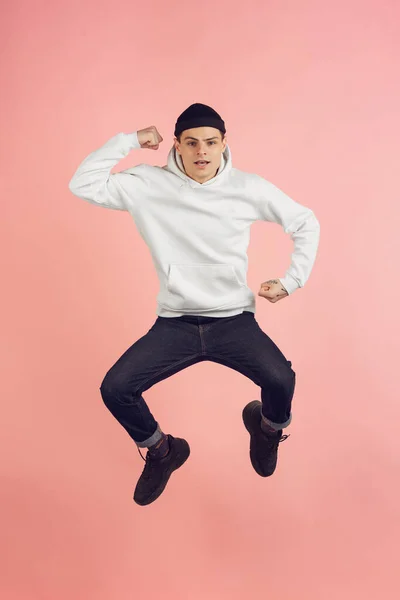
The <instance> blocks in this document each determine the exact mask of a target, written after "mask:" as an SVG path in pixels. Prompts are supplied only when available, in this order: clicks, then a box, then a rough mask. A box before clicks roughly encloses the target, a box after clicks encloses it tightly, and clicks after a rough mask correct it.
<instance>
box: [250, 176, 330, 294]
mask: <svg viewBox="0 0 400 600" xmlns="http://www.w3.org/2000/svg"><path fill="white" fill-rule="evenodd" d="M253 189H254V194H255V197H256V201H257V207H258V212H259V218H260V219H261V220H263V221H270V222H273V223H278V224H279V225H281V226H282V227H283V230H284V231H285V233H288V234H289V235H290V239H291V240H293V242H294V250H293V252H292V255H291V264H290V266H289V268H288V270H287V271H286V273H285V275H284V277H279V280H280V282H281V283H282V285H283V287H284V288H285V289H286V290H287V292H288V294H292V293H293V292H294V291H295V290H296V289H297V288H299V287H303V286H304V285H305V283H306V281H307V280H308V278H309V276H310V273H311V270H312V268H313V266H314V262H315V259H316V256H317V250H318V245H319V237H320V225H319V222H318V220H317V218H316V217H315V215H314V213H313V211H312V210H311V209H310V208H307V207H306V206H303V205H301V204H299V203H298V202H295V201H294V200H292V199H291V198H289V196H287V195H286V194H284V193H283V192H282V191H281V190H280V189H279V188H277V187H276V186H275V185H273V184H272V183H270V182H269V181H267V180H266V179H264V178H263V177H260V176H257V177H256V179H255V185H254V188H253Z"/></svg>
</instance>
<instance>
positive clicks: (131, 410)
mask: <svg viewBox="0 0 400 600" xmlns="http://www.w3.org/2000/svg"><path fill="white" fill-rule="evenodd" d="M194 332H195V327H194V326H193V325H190V324H188V323H182V324H180V323H177V319H175V318H173V319H167V318H162V317H158V318H157V320H156V321H155V323H154V325H153V327H152V328H151V329H150V330H149V331H148V332H147V334H146V335H144V336H143V337H141V338H140V339H138V340H137V341H136V342H135V343H134V344H133V345H132V346H131V347H130V348H128V350H126V352H124V354H123V355H122V356H121V357H120V358H119V359H118V361H117V362H116V363H115V364H114V365H113V366H112V367H111V369H110V370H109V371H108V373H107V374H106V376H105V378H104V380H103V382H102V384H101V386H100V391H101V395H102V398H103V401H104V403H105V405H106V406H107V408H108V409H109V410H110V412H111V413H112V414H113V415H114V417H115V418H116V419H117V420H118V421H119V423H120V424H121V425H122V426H123V427H124V429H125V430H126V431H127V433H128V434H129V435H130V437H131V438H132V439H133V440H134V441H135V443H136V445H137V447H138V448H147V449H148V450H149V451H148V456H147V457H146V465H145V468H144V471H143V473H142V477H141V479H140V480H139V482H138V485H137V487H136V490H135V496H134V498H135V501H136V502H137V503H138V504H149V503H150V502H153V501H154V500H155V499H156V498H158V496H159V495H160V494H161V493H162V491H163V490H164V488H165V485H166V483H167V481H168V479H169V476H170V475H171V473H172V471H173V470H174V469H176V468H178V467H179V466H181V464H183V462H184V460H186V459H187V457H188V456H189V452H190V450H189V446H188V444H187V442H186V440H183V439H180V438H174V437H173V436H171V435H167V434H165V433H164V432H163V431H162V430H161V428H160V426H159V424H158V423H157V421H156V420H155V419H154V417H153V415H152V413H151V412H150V409H149V407H148V405H147V404H146V402H145V400H144V398H143V396H142V393H143V392H144V391H145V390H147V389H149V388H150V387H152V386H153V385H154V384H155V383H158V382H159V381H162V380H163V379H166V378H167V377H170V376H171V375H173V374H174V373H177V372H178V371H180V370H182V369H184V368H186V367H188V366H190V365H192V364H195V363H196V362H199V361H200V360H202V357H201V342H200V338H199V336H198V335H193V333H194ZM139 452H140V450H139ZM183 459H184V460H183ZM182 461H183V462H182ZM149 474H151V477H149Z"/></svg>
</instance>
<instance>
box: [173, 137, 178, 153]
mask: <svg viewBox="0 0 400 600" xmlns="http://www.w3.org/2000/svg"><path fill="white" fill-rule="evenodd" d="M174 146H175V150H178V151H179V148H178V146H179V142H178V140H177V138H176V137H174Z"/></svg>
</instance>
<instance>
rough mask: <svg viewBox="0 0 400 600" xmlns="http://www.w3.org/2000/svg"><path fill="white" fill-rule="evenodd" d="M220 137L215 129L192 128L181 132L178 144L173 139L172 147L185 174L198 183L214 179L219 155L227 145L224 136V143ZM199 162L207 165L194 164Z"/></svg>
mask: <svg viewBox="0 0 400 600" xmlns="http://www.w3.org/2000/svg"><path fill="white" fill-rule="evenodd" d="M221 136H222V134H221V132H220V131H219V129H215V127H194V128H193V129H185V131H182V134H181V142H180V143H179V142H178V140H177V139H176V138H174V145H175V148H176V151H177V152H178V154H180V155H181V158H182V162H183V166H184V169H185V172H186V174H187V175H188V176H189V177H191V178H192V179H194V180H195V181H197V182H198V183H204V182H205V181H208V180H209V179H212V178H213V177H215V174H216V172H217V170H218V169H219V167H220V165H221V155H222V153H223V151H224V150H225V148H226V144H227V142H226V135H225V138H224V141H222V137H221ZM201 160H203V161H207V163H206V164H205V165H201V164H196V163H197V161H201Z"/></svg>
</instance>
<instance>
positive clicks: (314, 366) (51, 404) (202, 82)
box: [0, 0, 400, 600]
mask: <svg viewBox="0 0 400 600" xmlns="http://www.w3.org/2000/svg"><path fill="white" fill-rule="evenodd" d="M1 16H2V18H1V39H2V62H1V76H2V79H1V80H2V83H3V86H2V95H1V101H0V102H1V109H2V110H1V117H0V118H1V132H2V135H1V174H2V175H1V197H2V205H3V206H2V219H1V224H2V232H1V242H2V250H1V256H2V279H3V281H2V283H3V288H2V294H1V299H2V311H1V312H2V316H3V318H4V320H3V325H2V340H3V347H2V348H3V349H2V351H1V352H2V353H1V364H2V368H3V374H2V378H1V382H2V385H1V387H2V390H1V392H2V393H1V396H2V418H1V422H2V426H3V427H2V429H3V431H2V434H1V438H0V456H1V457H2V466H1V503H2V507H1V516H2V519H3V523H2V525H1V531H2V543H1V551H2V557H1V564H2V567H3V572H2V575H1V584H0V595H1V597H2V598H4V599H5V600H39V599H40V600H67V599H68V600H81V599H84V600H86V599H88V600H91V599H95V600H116V599H118V600H132V599H135V598H143V597H146V598H150V599H151V600H153V599H154V600H156V599H157V598H160V597H162V598H163V599H164V600H169V599H172V598H174V599H179V600H225V599H228V598H229V600H247V599H248V598H252V597H253V598H260V597H262V598H268V599H273V600H275V599H277V600H278V599H279V600H347V599H350V598H351V599H362V600H372V599H373V600H376V599H377V598H383V597H385V598H388V599H395V598H398V597H400V595H399V594H400V586H399V575H398V537H399V534H400V531H399V529H400V527H399V509H398V507H399V505H400V493H399V479H398V474H399V456H400V452H399V436H398V421H399V417H400V407H399V402H398V392H397V389H396V388H397V374H398V369H399V366H398V357H399V342H398V332H399V318H398V303H399V283H398V278H399V269H398V256H399V236H398V231H399V217H400V210H399V180H398V173H399V167H398V164H399V163H398V157H399V143H398V140H399V134H400V131H399V129H400V128H399V125H400V120H399V110H398V108H399V101H400V85H399V76H398V73H399V58H400V42H399V37H398V23H399V20H400V5H399V4H398V3H397V2H395V1H391V2H389V1H385V0H384V1H380V2H378V1H374V2H372V1H366V0H364V1H362V0H359V1H355V0H346V1H345V2H344V1H342V0H340V1H338V2H336V3H333V2H332V3H328V2H317V1H316V0H314V1H311V0H308V1H307V0H304V1H303V2H299V1H296V0H289V1H287V2H284V3H282V2H279V1H278V0H275V1H269V2H265V0H264V1H261V0H259V1H249V2H245V3H244V4H243V3H239V4H238V5H237V6H233V5H232V3H231V2H227V1H222V2H219V3H215V2H208V1H205V2H202V3H201V5H199V4H198V3H197V4H196V3H175V4H169V3H165V2H161V1H160V0H159V1H156V2H155V1H152V2H143V3H142V4H140V5H139V4H138V3H133V2H119V3H118V4H117V5H116V6H114V7H113V6H112V5H111V4H110V3H103V2H99V1H98V0H96V1H87V0H85V1H80V2H77V1H76V0H75V1H73V2H52V3H50V2H46V3H45V2H36V3H30V2H27V1H24V2H22V1H17V2H13V3H9V4H8V5H7V7H6V6H4V7H3V8H2V15H1ZM193 102H203V103H206V104H210V105H211V106H213V107H214V108H215V109H216V110H217V111H218V112H220V114H221V115H222V117H223V118H224V120H225V121H226V124H227V135H228V143H229V145H230V147H231V150H232V155H233V163H234V166H236V167H238V168H240V169H243V170H247V171H251V172H256V173H258V174H260V175H262V176H264V177H266V178H267V179H269V180H270V181H272V182H273V183H274V184H275V185H277V186H278V187H280V188H281V189H283V190H284V191H285V192H286V193H287V194H289V195H290V196H291V197H293V198H294V199H295V200H297V201H298V202H300V203H302V204H305V205H306V206H308V207H310V208H311V209H313V210H314V211H315V214H316V216H317V218H318V219H319V221H320V224H321V243H320V248H319V252H318V257H317V261H316V263H315V267H314V270H313V272H312V274H311V277H310V279H309V281H308V283H307V284H306V286H305V287H304V288H303V289H301V290H298V291H297V292H295V294H294V295H293V296H291V297H289V298H286V299H284V300H282V301H280V302H278V303H276V304H271V303H269V302H268V301H267V300H264V299H262V298H260V297H257V312H256V318H257V320H258V322H259V324H260V326H261V327H262V328H263V329H264V330H265V331H266V332H267V333H268V335H270V336H271V337H272V339H273V340H274V341H275V342H276V343H277V344H278V346H279V347H280V348H281V349H282V351H283V352H284V353H285V355H286V356H287V358H288V359H289V360H291V361H292V363H293V368H294V370H295V371H296V375H297V387H296V392H295V397H294V401H293V423H292V425H291V426H290V428H289V429H288V430H287V433H291V437H290V438H289V439H288V440H287V441H286V442H285V443H284V444H282V445H281V447H280V459H279V464H278V469H277V471H276V473H275V475H274V476H273V477H271V478H268V479H263V478H261V477H259V476H257V475H256V473H255V472H254V471H253V470H252V467H251V465H250V460H249V457H248V434H247V432H246V431H245V429H244V427H243V425H242V422H241V411H242V408H243V406H244V404H246V403H247V402H248V401H249V400H251V399H254V398H259V397H260V396H259V388H257V387H256V386H255V385H254V384H253V383H252V382H251V381H250V380H248V379H246V378H245V377H243V376H242V375H240V374H239V373H237V372H235V371H233V370H230V369H227V368H226V367H223V366H222V365H218V364H215V363H210V362H206V363H201V364H198V365H194V366H192V367H191V368H188V369H186V370H184V371H182V372H180V373H178V374H177V375H175V376H173V377H171V378H169V379H167V380H165V381H163V382H160V383H159V384H157V385H155V386H154V387H153V388H151V389H150V390H148V391H147V393H146V394H145V398H146V400H147V401H148V403H149V405H150V407H151V409H152V411H153V413H154V414H155V416H156V418H157V419H158V421H159V422H160V424H161V426H162V427H163V429H164V430H165V431H168V432H171V433H173V434H174V435H177V436H184V437H185V438H186V439H188V441H189V443H190V445H191V448H192V454H191V457H190V460H189V461H188V462H187V463H186V465H185V466H184V467H183V468H182V470H180V471H178V472H177V473H176V474H175V475H173V476H172V478H171V481H170V483H169V484H168V487H167V489H166V491H165V492H164V494H163V495H162V496H161V497H160V498H159V500H157V501H156V502H155V503H154V504H152V505H150V506H148V507H139V506H137V505H136V504H135V503H134V502H133V500H132V494H133V489H134V486H135V485H136V481H137V479H138V477H139V475H140V473H141V470H142V468H143V464H144V463H143V461H142V459H141V458H140V456H139V454H138V452H137V450H136V447H135V446H134V445H133V444H132V442H131V441H130V439H129V437H128V436H127V434H126V433H125V432H124V430H123V429H122V428H121V427H120V426H119V425H118V423H117V422H116V421H115V420H114V419H113V417H112V416H111V414H110V413H109V412H108V411H107V409H106V408H105V406H104V405H103V403H102V400H101V396H100V391H99V386H100V384H101V381H102V379H103V377H104V375H105V374H106V372H107V370H108V369H109V368H110V367H111V366H112V365H113V364H114V362H115V361H116V360H117V359H118V358H119V356H120V355H121V354H122V353H123V352H124V351H125V350H126V349H127V348H128V347H129V346H130V345H131V344H132V343H133V342H134V341H136V340H137V339H138V338H139V337H141V336H142V335H144V333H146V332H147V331H148V329H149V328H150V327H151V325H152V324H153V322H154V320H155V319H156V313H155V309H156V302H155V298H156V295H157V292H158V281H157V278H156V274H155V271H154V268H153V265H152V262H151V257H150V253H149V251H148V249H147V247H146V246H145V244H144V242H143V240H142V239H141V238H140V236H139V234H138V232H137V231H136V229H135V225H134V222H133V220H132V218H131V217H130V215H129V214H128V213H123V212H117V211H112V210H107V209H103V208H100V207H95V206H93V205H90V204H89V203H87V202H85V201H83V200H80V199H78V198H76V197H75V196H73V195H72V194H71V193H70V191H69V189H68V183H69V180H70V178H71V177H72V175H73V173H74V171H75V170H76V168H77V167H78V165H79V163H80V162H81V161H82V160H83V159H84V158H85V157H86V156H87V155H88V154H89V153H90V152H92V151H93V150H95V149H97V148H98V147H100V146H101V145H102V144H103V143H105V142H106V141H107V140H108V139H109V138H110V137H112V136H113V135H115V134H117V133H118V132H120V131H124V132H131V131H135V130H138V129H142V128H144V127H147V126H149V125H156V127H157V128H158V129H159V131H160V132H161V134H162V136H163V137H164V142H163V144H162V145H161V147H160V149H159V150H158V151H157V152H154V151H150V150H134V151H132V153H131V154H130V155H129V156H128V157H126V158H125V159H124V160H123V161H121V163H119V164H118V165H117V167H116V169H115V170H121V169H123V168H127V167H128V166H130V165H134V164H139V163H141V162H148V163H150V164H157V165H163V164H165V161H166V157H167V154H168V151H169V149H170V147H171V145H172V140H173V128H174V124H175V121H176V118H177V117H178V115H179V114H180V113H181V112H182V111H183V110H184V109H185V108H186V107H187V106H189V104H191V103H193ZM291 250H292V243H291V241H290V239H289V238H288V237H287V236H286V235H285V234H284V232H283V230H282V229H281V228H279V227H278V226H276V225H272V224H267V223H261V222H259V223H256V224H255V225H254V226H253V228H252V238H251V244H250V249H249V272H248V281H249V284H250V286H251V288H252V289H253V291H254V292H255V293H257V291H258V289H259V285H260V283H261V282H262V281H265V280H266V279H269V278H273V277H279V276H282V275H283V274H284V272H285V270H286V268H287V267H288V266H289V263H290V254H291ZM211 413H212V414H213V419H212V422H210V414H211ZM221 439H223V443H221V441H220V440H221ZM159 553H160V554H159Z"/></svg>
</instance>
